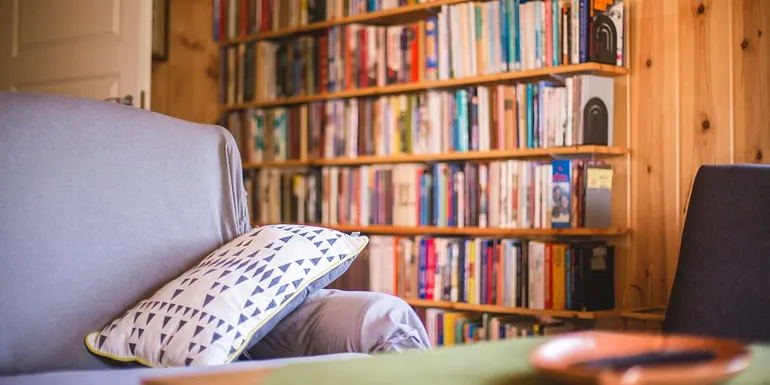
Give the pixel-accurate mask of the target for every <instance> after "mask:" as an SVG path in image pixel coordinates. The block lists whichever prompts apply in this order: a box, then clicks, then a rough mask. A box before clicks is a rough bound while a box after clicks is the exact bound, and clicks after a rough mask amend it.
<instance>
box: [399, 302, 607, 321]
mask: <svg viewBox="0 0 770 385" xmlns="http://www.w3.org/2000/svg"><path fill="white" fill-rule="evenodd" d="M404 301H406V303H408V304H409V305H411V306H414V307H422V308H435V309H446V310H456V311H466V312H474V313H494V314H517V315H528V316H550V317H558V318H577V319H587V320H595V319H601V318H612V317H617V315H618V312H617V311H614V310H608V311H573V310H539V309H526V308H516V307H508V306H497V305H474V304H469V303H462V302H448V301H433V300H424V299H411V298H406V299H404Z"/></svg>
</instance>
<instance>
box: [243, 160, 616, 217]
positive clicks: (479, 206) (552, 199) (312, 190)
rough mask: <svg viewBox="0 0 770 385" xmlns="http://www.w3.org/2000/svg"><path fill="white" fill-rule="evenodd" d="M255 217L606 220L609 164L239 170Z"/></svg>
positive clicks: (609, 197) (573, 162)
mask: <svg viewBox="0 0 770 385" xmlns="http://www.w3.org/2000/svg"><path fill="white" fill-rule="evenodd" d="M245 179H246V180H245V183H246V185H247V188H248V189H249V191H248V192H249V193H250V195H249V196H250V200H249V203H250V213H251V218H252V219H253V220H254V221H257V222H260V223H277V222H303V223H304V222H310V223H324V224H329V225H353V226H370V225H391V226H405V227H416V226H437V227H458V228H467V227H472V228H501V229H532V228H541V229H548V228H609V227H611V225H612V221H611V205H612V179H613V170H612V168H611V166H610V165H608V164H605V163H603V162H602V161H584V160H568V159H558V160H553V161H550V162H548V161H544V162H538V161H521V160H507V161H492V162H458V163H442V162H440V163H435V164H432V165H426V164H411V163H407V164H395V165H371V166H368V165H367V166H359V167H322V168H314V169H311V170H307V171H305V170H303V171H294V170H280V169H271V168H268V169H264V170H253V172H247V173H246V174H245Z"/></svg>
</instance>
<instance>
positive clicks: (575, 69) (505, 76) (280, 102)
mask: <svg viewBox="0 0 770 385" xmlns="http://www.w3.org/2000/svg"><path fill="white" fill-rule="evenodd" d="M579 74H593V75H602V76H619V75H626V74H628V68H625V67H618V66H612V65H607V64H601V63H580V64H567V65H561V66H558V67H547V68H539V69H534V70H526V71H515V72H503V73H496V74H490V75H482V76H473V77H465V78H458V79H446V80H433V81H422V82H416V83H408V84H394V85H388V86H383V87H367V88H358V89H353V90H345V91H340V92H330V93H323V94H317V95H307V96H298V97H291V98H283V99H276V100H269V101H261V102H260V101H256V102H248V103H240V104H231V105H225V106H222V111H223V112H227V111H235V110H243V109H246V108H270V107H279V106H288V105H294V104H305V103H312V102H320V101H324V100H333V99H350V98H360V97H372V96H381V95H392V94H401V93H407V92H417V91H425V90H432V89H451V88H459V87H468V86H482V85H491V84H496V83H510V82H516V81H535V80H540V79H544V78H550V77H554V76H571V75H579Z"/></svg>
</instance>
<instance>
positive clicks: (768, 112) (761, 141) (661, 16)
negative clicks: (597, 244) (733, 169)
mask: <svg viewBox="0 0 770 385" xmlns="http://www.w3.org/2000/svg"><path fill="white" fill-rule="evenodd" d="M627 1H628V3H629V13H630V21H631V25H630V31H631V32H630V33H631V36H630V39H629V43H630V44H631V46H630V47H629V51H628V52H629V54H630V55H631V57H630V66H631V70H632V75H631V76H630V78H631V87H630V89H631V90H630V93H631V97H630V99H631V100H630V110H631V111H630V113H631V137H632V138H631V146H632V151H633V154H632V162H631V164H632V166H631V168H632V171H631V185H632V187H631V194H632V197H631V202H632V209H631V212H632V214H631V216H632V219H631V226H632V228H633V235H632V237H633V242H632V244H633V252H632V254H631V256H630V258H632V261H631V267H630V269H631V274H632V278H631V282H633V283H634V284H636V285H638V286H639V287H640V288H642V290H643V294H642V296H641V297H639V298H635V299H634V298H629V302H630V303H634V302H633V301H634V300H636V301H639V302H636V304H644V305H650V304H665V303H667V298H668V293H669V290H670V288H671V285H672V283H673V278H674V274H675V272H676V263H677V259H678V251H679V239H680V233H681V228H682V224H683V223H684V218H685V215H686V214H687V212H686V208H687V201H688V198H689V193H690V188H691V186H692V182H693V180H694V178H695V175H696V173H697V171H698V167H699V166H700V165H703V164H720V163H768V160H770V156H768V155H770V36H768V34H769V33H770V1H766V0H674V1H671V0H627Z"/></svg>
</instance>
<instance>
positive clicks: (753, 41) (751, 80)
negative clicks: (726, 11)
mask: <svg viewBox="0 0 770 385" xmlns="http://www.w3.org/2000/svg"><path fill="white" fill-rule="evenodd" d="M734 2H735V6H734V12H733V13H732V16H733V25H732V27H733V28H732V34H731V39H730V47H729V51H728V52H730V53H731V54H732V55H731V56H732V59H733V62H732V81H733V87H734V90H733V91H734V92H733V95H734V97H733V104H732V107H733V114H734V126H735V131H734V132H735V133H734V135H735V151H734V153H735V162H736V163H763V164H769V163H770V1H767V0H734Z"/></svg>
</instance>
